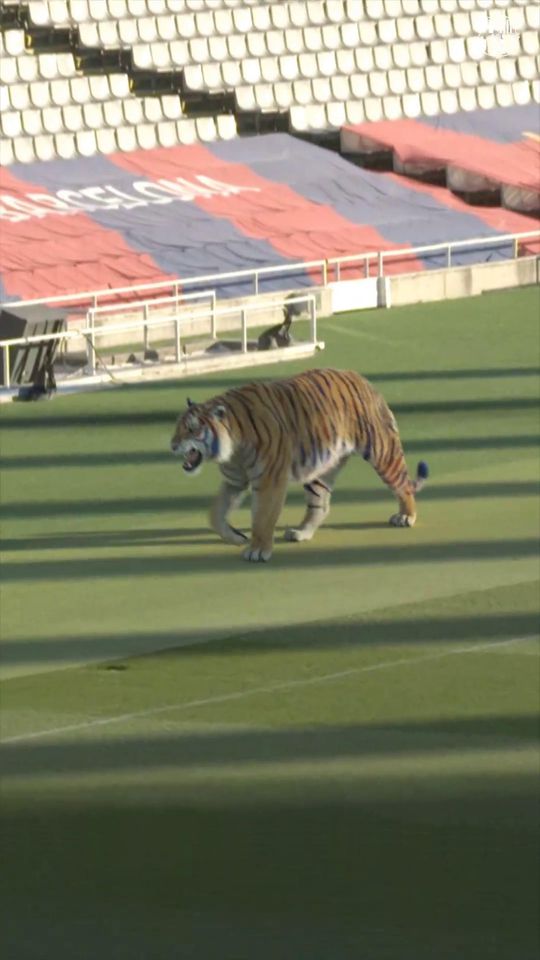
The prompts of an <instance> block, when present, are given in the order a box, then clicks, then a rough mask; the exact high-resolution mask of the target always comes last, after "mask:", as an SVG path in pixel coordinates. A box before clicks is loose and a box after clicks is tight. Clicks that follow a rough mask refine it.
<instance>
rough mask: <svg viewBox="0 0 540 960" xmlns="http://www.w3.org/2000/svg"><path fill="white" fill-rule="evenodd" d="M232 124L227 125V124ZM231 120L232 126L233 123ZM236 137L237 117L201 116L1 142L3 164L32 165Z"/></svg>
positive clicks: (40, 135) (25, 137)
mask: <svg viewBox="0 0 540 960" xmlns="http://www.w3.org/2000/svg"><path fill="white" fill-rule="evenodd" d="M225 120H227V121H229V122H228V123H225V122H224V121H225ZM231 120H232V123H231V122H230V121H231ZM234 136H236V126H235V124H234V118H231V117H218V118H217V120H215V119H214V118H213V117H201V118H198V119H196V120H193V119H188V118H184V119H183V120H177V121H174V120H165V121H162V122H161V123H157V124H152V123H139V124H137V125H136V126H135V125H131V126H128V125H125V126H119V127H115V128H114V127H108V128H103V129H100V130H80V131H78V132H76V133H73V132H64V133H57V134H39V135H37V136H35V137H29V136H23V137H16V138H15V139H13V140H1V141H0V163H1V164H2V165H3V166H7V165H8V164H10V163H32V162H33V161H34V160H53V159H57V158H58V157H61V158H62V159H65V160H69V159H71V158H72V157H76V156H82V157H90V156H93V155H94V154H98V153H99V154H108V153H114V152H116V151H118V150H122V151H126V152H129V151H131V150H137V149H143V150H150V149H153V148H154V147H159V146H161V147H172V146H174V145H175V144H184V145H188V144H193V143H211V142H212V141H214V140H223V139H231V137H234Z"/></svg>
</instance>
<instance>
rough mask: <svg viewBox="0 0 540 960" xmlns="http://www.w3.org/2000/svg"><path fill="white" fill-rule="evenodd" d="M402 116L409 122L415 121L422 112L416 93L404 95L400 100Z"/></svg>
mask: <svg viewBox="0 0 540 960" xmlns="http://www.w3.org/2000/svg"><path fill="white" fill-rule="evenodd" d="M401 103H402V108H403V115H404V116H405V117H407V118H408V119H409V120H415V119H416V117H419V116H420V114H421V112H422V104H421V102H420V96H419V95H418V93H406V94H404V95H403V97H402V98H401Z"/></svg>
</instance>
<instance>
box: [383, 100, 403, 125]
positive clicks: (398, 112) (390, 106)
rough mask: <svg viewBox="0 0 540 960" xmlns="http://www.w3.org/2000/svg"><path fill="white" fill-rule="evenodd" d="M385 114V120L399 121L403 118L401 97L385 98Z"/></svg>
mask: <svg viewBox="0 0 540 960" xmlns="http://www.w3.org/2000/svg"><path fill="white" fill-rule="evenodd" d="M383 112H384V117H385V120H399V118H400V117H401V116H402V106H401V99H400V97H384V98H383Z"/></svg>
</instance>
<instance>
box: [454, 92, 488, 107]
mask: <svg viewBox="0 0 540 960" xmlns="http://www.w3.org/2000/svg"><path fill="white" fill-rule="evenodd" d="M486 89H488V90H489V89H491V88H490V87H487V88H486ZM457 95H458V103H459V108H460V110H476V109H478V101H477V96H476V90H473V89H472V88H471V87H462V88H461V89H460V90H458V92H457Z"/></svg>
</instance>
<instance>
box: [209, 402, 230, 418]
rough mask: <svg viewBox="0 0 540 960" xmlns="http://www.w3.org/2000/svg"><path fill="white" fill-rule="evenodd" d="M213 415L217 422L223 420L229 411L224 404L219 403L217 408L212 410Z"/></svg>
mask: <svg viewBox="0 0 540 960" xmlns="http://www.w3.org/2000/svg"><path fill="white" fill-rule="evenodd" d="M212 413H213V415H214V417H215V418H216V420H223V419H224V417H225V414H226V413H227V410H226V408H225V407H224V406H223V404H222V403H218V405H217V407H214V409H213V410H212Z"/></svg>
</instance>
